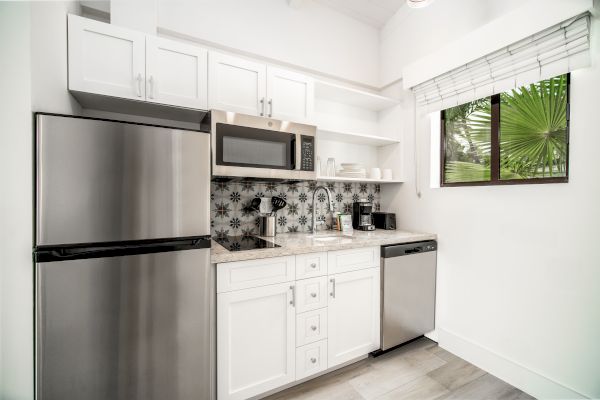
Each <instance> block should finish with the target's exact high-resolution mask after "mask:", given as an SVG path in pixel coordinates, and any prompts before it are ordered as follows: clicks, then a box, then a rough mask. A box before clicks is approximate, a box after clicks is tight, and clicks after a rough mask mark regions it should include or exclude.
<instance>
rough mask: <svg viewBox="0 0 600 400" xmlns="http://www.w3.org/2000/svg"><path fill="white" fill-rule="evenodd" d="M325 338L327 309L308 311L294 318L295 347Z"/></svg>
mask: <svg viewBox="0 0 600 400" xmlns="http://www.w3.org/2000/svg"><path fill="white" fill-rule="evenodd" d="M326 338H327V308H321V309H319V310H314V311H308V312H305V313H302V314H298V316H297V317H296V347H301V346H304V345H306V344H309V343H314V342H318V341H319V340H323V339H326Z"/></svg>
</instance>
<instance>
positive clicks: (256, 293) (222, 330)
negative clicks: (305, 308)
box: [217, 283, 296, 400]
mask: <svg viewBox="0 0 600 400" xmlns="http://www.w3.org/2000/svg"><path fill="white" fill-rule="evenodd" d="M292 291H293V289H292V287H291V285H290V284H289V283H284V284H277V285H269V286H262V287H259V288H252V289H244V290H238V291H234V292H228V293H219V294H218V295H217V354H218V357H217V392H218V398H219V399H220V400H224V399H247V398H249V397H252V396H255V395H257V394H260V393H263V392H265V391H268V390H271V389H274V388H276V387H279V386H281V385H285V384H287V383H289V382H292V381H294V379H295V353H296V344H295V339H294V337H295V333H296V332H295V326H294V325H295V320H296V312H295V310H294V305H293V294H292Z"/></svg>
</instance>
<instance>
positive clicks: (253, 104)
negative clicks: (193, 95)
mask: <svg viewBox="0 0 600 400" xmlns="http://www.w3.org/2000/svg"><path fill="white" fill-rule="evenodd" d="M266 74H267V72H266V66H265V65H264V64H259V63H255V62H252V61H248V60H244V59H242V58H238V57H232V56H228V55H225V54H221V53H216V52H210V53H209V55H208V105H209V108H211V109H217V110H223V111H234V112H239V113H243V114H249V115H263V113H264V110H265V94H266V90H267V89H266Z"/></svg>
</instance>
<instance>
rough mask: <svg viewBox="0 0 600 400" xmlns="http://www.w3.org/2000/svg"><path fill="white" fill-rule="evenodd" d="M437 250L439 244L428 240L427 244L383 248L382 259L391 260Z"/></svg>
mask: <svg viewBox="0 0 600 400" xmlns="http://www.w3.org/2000/svg"><path fill="white" fill-rule="evenodd" d="M436 250H437V242H436V241H435V240H428V241H425V242H414V243H402V244H393V245H389V246H381V257H383V258H390V257H399V256H407V255H410V254H417V253H427V252H430V251H436Z"/></svg>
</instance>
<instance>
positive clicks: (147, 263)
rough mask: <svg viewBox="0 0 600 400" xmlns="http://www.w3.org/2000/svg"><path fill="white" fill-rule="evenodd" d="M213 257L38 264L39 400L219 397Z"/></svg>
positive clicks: (193, 254) (203, 252) (187, 254)
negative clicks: (216, 392) (215, 349)
mask: <svg viewBox="0 0 600 400" xmlns="http://www.w3.org/2000/svg"><path fill="white" fill-rule="evenodd" d="M209 254H210V250H209V249H196V250H185V251H174V252H165V253H154V254H143V255H133V256H122V257H109V258H96V259H85V260H72V261H61V262H48V263H38V264H37V265H36V268H37V270H36V285H37V288H36V297H37V298H36V302H37V306H36V308H37V309H36V324H37V326H36V329H37V332H36V341H37V343H36V353H37V354H36V373H37V376H36V382H37V387H36V391H37V399H40V400H64V399H86V400H101V399H102V400H105V399H115V400H142V399H144V400H159V399H160V400H164V399H170V400H191V399H194V400H201V399H212V398H214V390H215V389H214V381H215V375H214V373H215V371H214V370H215V368H214V365H215V352H214V345H213V343H214V333H215V332H214V330H215V328H214V319H215V315H214V314H215V312H214V310H215V308H214V298H215V293H214V288H215V284H214V279H215V278H214V272H213V271H212V269H211V265H210V256H209Z"/></svg>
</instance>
